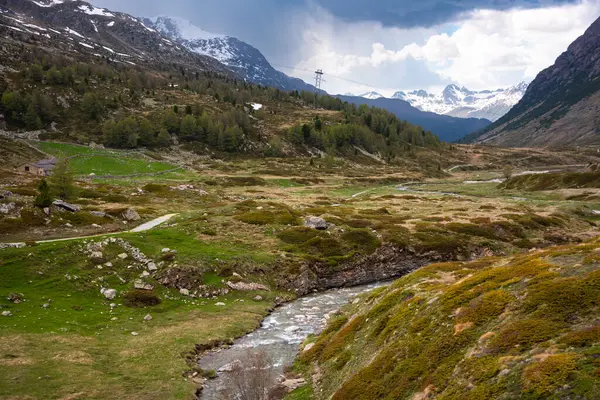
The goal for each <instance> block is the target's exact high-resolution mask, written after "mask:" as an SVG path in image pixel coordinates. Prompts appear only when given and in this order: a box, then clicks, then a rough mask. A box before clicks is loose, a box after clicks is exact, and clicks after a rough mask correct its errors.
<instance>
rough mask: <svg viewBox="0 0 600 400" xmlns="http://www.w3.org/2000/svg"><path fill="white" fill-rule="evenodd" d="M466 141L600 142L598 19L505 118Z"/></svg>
mask: <svg viewBox="0 0 600 400" xmlns="http://www.w3.org/2000/svg"><path fill="white" fill-rule="evenodd" d="M465 141H466V142H476V143H486V144H495V145H500V146H515V147H516V146H520V147H532V146H548V145H587V144H596V145H597V144H600V18H599V19H597V20H596V21H595V22H594V23H593V24H592V25H591V26H590V27H589V28H588V29H587V30H586V31H585V33H584V34H583V35H582V36H581V37H579V38H578V39H577V40H575V41H574V42H573V43H572V44H571V45H570V46H569V48H568V49H567V51H565V52H564V53H563V54H561V55H560V56H559V57H558V58H557V60H556V62H555V63H554V65H552V66H551V67H548V68H546V69H545V70H543V71H542V72H540V73H539V74H538V75H537V77H536V78H535V79H534V80H533V82H531V84H530V85H529V87H528V89H527V91H526V93H525V95H524V96H523V98H522V99H521V101H519V103H518V104H517V105H516V106H514V107H513V108H512V109H511V110H510V111H509V112H508V113H507V114H506V115H505V116H504V117H502V118H500V119H499V120H498V121H496V122H495V123H494V124H492V125H490V126H488V127H487V128H485V129H484V130H482V131H480V132H477V133H475V134H472V135H470V136H469V137H467V138H465Z"/></svg>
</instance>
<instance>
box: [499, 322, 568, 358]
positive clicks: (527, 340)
mask: <svg viewBox="0 0 600 400" xmlns="http://www.w3.org/2000/svg"><path fill="white" fill-rule="evenodd" d="M561 327H562V325H560V324H558V323H556V322H552V321H548V320H544V319H523V320H516V321H513V322H511V323H508V324H506V325H504V326H503V327H502V328H501V329H500V331H499V332H498V334H497V335H496V336H494V338H493V339H492V340H491V342H490V344H489V350H490V351H491V352H492V353H506V352H509V351H517V352H522V351H525V350H529V349H530V348H531V346H533V345H535V344H538V343H542V342H545V341H546V340H548V339H550V338H552V337H554V336H555V335H556V333H557V332H558V331H560V329H561Z"/></svg>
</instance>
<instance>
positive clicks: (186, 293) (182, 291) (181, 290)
mask: <svg viewBox="0 0 600 400" xmlns="http://www.w3.org/2000/svg"><path fill="white" fill-rule="evenodd" d="M179 293H181V294H182V295H184V296H189V295H190V291H189V290H188V289H185V288H181V289H179Z"/></svg>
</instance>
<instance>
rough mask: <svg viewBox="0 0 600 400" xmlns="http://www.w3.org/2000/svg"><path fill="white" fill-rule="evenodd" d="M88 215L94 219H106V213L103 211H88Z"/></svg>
mask: <svg viewBox="0 0 600 400" xmlns="http://www.w3.org/2000/svg"><path fill="white" fill-rule="evenodd" d="M90 214H92V215H93V216H94V217H100V218H104V217H106V213H105V212H104V211H90Z"/></svg>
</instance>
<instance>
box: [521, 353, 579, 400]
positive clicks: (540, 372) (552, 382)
mask: <svg viewBox="0 0 600 400" xmlns="http://www.w3.org/2000/svg"><path fill="white" fill-rule="evenodd" d="M575 368H576V365H575V355H574V354H555V355H551V356H549V357H548V358H546V359H545V360H543V361H539V362H536V363H535V364H532V365H530V366H528V367H527V368H525V370H524V371H523V376H522V379H523V387H524V388H525V390H527V391H529V392H533V393H534V394H536V395H538V396H547V395H551V394H553V393H555V391H556V390H558V389H560V388H561V387H562V386H564V385H565V384H566V382H567V380H568V378H569V375H570V374H571V373H572V372H573V371H575Z"/></svg>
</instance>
